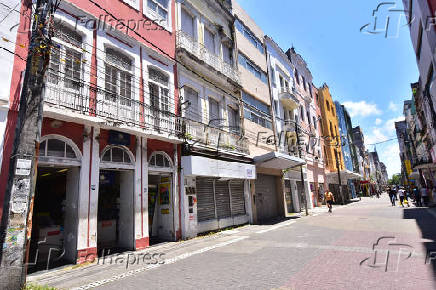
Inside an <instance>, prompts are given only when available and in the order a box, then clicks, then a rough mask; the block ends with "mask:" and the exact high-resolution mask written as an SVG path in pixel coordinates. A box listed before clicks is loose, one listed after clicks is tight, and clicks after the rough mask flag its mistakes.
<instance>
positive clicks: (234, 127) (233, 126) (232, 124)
mask: <svg viewBox="0 0 436 290" xmlns="http://www.w3.org/2000/svg"><path fill="white" fill-rule="evenodd" d="M227 113H228V116H229V131H230V132H232V133H235V134H239V121H240V120H239V111H238V110H235V109H233V108H232V107H230V106H228V107H227Z"/></svg>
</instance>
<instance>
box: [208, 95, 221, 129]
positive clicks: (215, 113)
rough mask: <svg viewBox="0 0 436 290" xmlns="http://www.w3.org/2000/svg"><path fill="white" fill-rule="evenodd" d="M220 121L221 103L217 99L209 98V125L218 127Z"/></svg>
mask: <svg viewBox="0 0 436 290" xmlns="http://www.w3.org/2000/svg"><path fill="white" fill-rule="evenodd" d="M220 123H221V119H220V105H219V103H218V102H217V101H216V100H214V99H212V98H209V125H211V126H214V127H217V126H218V125H219V124H220Z"/></svg>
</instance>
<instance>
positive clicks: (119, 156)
mask: <svg viewBox="0 0 436 290" xmlns="http://www.w3.org/2000/svg"><path fill="white" fill-rule="evenodd" d="M102 161H106V162H114V163H125V164H133V162H132V160H131V159H130V156H129V154H128V153H127V152H126V150H125V149H124V148H122V147H116V146H113V147H109V149H107V150H106V152H104V153H103V158H102Z"/></svg>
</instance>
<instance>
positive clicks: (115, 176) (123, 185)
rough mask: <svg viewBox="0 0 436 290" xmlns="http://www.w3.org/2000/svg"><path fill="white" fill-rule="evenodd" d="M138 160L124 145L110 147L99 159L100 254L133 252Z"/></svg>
mask: <svg viewBox="0 0 436 290" xmlns="http://www.w3.org/2000/svg"><path fill="white" fill-rule="evenodd" d="M134 172H135V158H134V155H133V154H132V152H130V150H129V149H128V148H127V147H125V146H117V145H111V146H107V147H106V148H105V149H104V150H103V152H102V154H101V159H100V175H99V193H98V210H97V250H98V252H99V254H103V255H105V254H108V253H109V252H112V253H113V252H118V251H122V250H133V249H134V241H135V236H134V182H135V180H134Z"/></svg>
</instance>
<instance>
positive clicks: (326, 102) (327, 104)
mask: <svg viewBox="0 0 436 290" xmlns="http://www.w3.org/2000/svg"><path fill="white" fill-rule="evenodd" d="M325 106H326V108H327V111H330V103H329V101H327V100H326V101H325Z"/></svg>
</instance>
